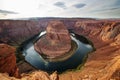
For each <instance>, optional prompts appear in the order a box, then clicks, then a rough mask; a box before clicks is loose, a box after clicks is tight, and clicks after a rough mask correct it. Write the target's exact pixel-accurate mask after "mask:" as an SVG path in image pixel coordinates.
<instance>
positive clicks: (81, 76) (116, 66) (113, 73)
mask: <svg viewBox="0 0 120 80" xmlns="http://www.w3.org/2000/svg"><path fill="white" fill-rule="evenodd" d="M52 20H53V19H52ZM72 20H73V22H75V23H74V25H73V23H72ZM61 21H63V22H64V24H65V25H66V24H67V25H68V26H71V24H72V25H73V27H71V28H72V29H73V31H74V32H75V33H77V34H82V35H84V36H86V37H88V38H89V39H90V40H91V41H92V42H93V43H94V46H95V48H96V51H94V52H92V53H90V54H89V55H88V58H87V61H86V63H85V64H84V66H83V67H82V68H81V70H78V71H69V72H65V73H63V74H59V75H58V74H56V73H53V74H51V75H48V73H46V72H43V71H34V72H32V73H27V74H26V73H24V74H21V78H20V79H18V78H15V77H10V76H9V75H7V74H5V73H0V80H120V20H89V19H85V20H83V19H65V20H64V19H62V20H61ZM69 21H71V23H70V25H69V24H68V23H69ZM6 22H7V23H9V24H7V25H5V24H4V23H6ZM44 22H45V23H44ZM47 22H48V20H46V21H45V20H43V21H38V22H37V21H32V22H31V21H12V20H11V21H8V20H2V21H0V23H1V24H2V23H3V24H4V25H3V24H2V25H1V24H0V30H1V33H0V34H2V35H1V36H0V42H3V43H6V44H7V42H10V41H11V43H14V44H17V43H18V42H20V41H21V42H22V40H23V39H28V37H31V36H32V35H35V34H36V33H39V31H38V28H39V29H41V28H40V27H43V25H45V24H46V23H47ZM24 23H26V24H30V25H31V27H29V26H28V25H25V24H24ZM38 23H39V24H38ZM33 24H34V26H33ZM40 24H42V26H39V27H38V25H40ZM11 25H12V26H11ZM9 26H11V28H9ZM17 26H18V27H17ZM21 26H25V27H21ZM68 26H67V27H68ZM33 27H34V28H33ZM3 28H6V29H3ZM68 28H69V27H68ZM43 29H45V28H43ZM4 30H5V31H6V32H5V31H4ZM7 30H8V31H7ZM19 30H21V31H19ZM9 31H11V32H9ZM15 31H16V32H15ZM28 31H29V32H28ZM3 32H4V33H3ZM3 34H5V35H3ZM23 34H24V35H23ZM8 35H9V36H8ZM16 36H19V38H18V37H16ZM26 36H28V37H26ZM21 39H22V40H21ZM2 66H4V65H2ZM25 66H26V65H23V66H22V67H23V68H24V70H26V69H27V68H28V67H26V68H25ZM7 67H8V66H7ZM18 67H19V66H18ZM22 67H19V69H20V68H22ZM20 70H21V69H20ZM26 72H27V71H26Z"/></svg>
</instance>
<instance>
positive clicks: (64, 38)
mask: <svg viewBox="0 0 120 80" xmlns="http://www.w3.org/2000/svg"><path fill="white" fill-rule="evenodd" d="M46 32H47V33H46V34H45V35H44V36H42V37H41V38H40V39H39V40H38V41H37V42H36V43H35V44H34V49H35V50H36V51H37V52H38V53H39V54H43V55H45V56H47V57H48V58H57V57H59V56H62V55H64V54H65V53H67V52H68V51H69V50H70V49H71V37H70V34H69V31H68V30H67V28H66V27H65V25H64V24H63V23H62V22H60V21H50V22H49V23H48V25H47V28H46Z"/></svg>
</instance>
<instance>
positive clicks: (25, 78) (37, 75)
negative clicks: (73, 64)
mask: <svg viewBox="0 0 120 80" xmlns="http://www.w3.org/2000/svg"><path fill="white" fill-rule="evenodd" d="M21 77H22V78H20V79H17V78H15V77H9V76H8V75H7V74H1V73H0V80H59V78H58V75H57V74H56V73H53V74H51V75H48V73H46V72H43V71H35V72H32V73H30V74H28V75H27V74H22V75H21Z"/></svg>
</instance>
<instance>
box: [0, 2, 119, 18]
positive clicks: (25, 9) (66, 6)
mask: <svg viewBox="0 0 120 80" xmlns="http://www.w3.org/2000/svg"><path fill="white" fill-rule="evenodd" d="M28 17H69V18H71V17H80V18H120V0H0V19H11V18H28Z"/></svg>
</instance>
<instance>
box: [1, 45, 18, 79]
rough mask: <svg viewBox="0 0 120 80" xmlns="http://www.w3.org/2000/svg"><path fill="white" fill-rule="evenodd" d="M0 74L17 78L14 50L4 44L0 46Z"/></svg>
mask: <svg viewBox="0 0 120 80" xmlns="http://www.w3.org/2000/svg"><path fill="white" fill-rule="evenodd" d="M0 72H1V73H8V74H9V75H10V76H15V77H19V74H18V68H17V66H16V57H15V48H13V47H11V46H9V45H6V44H0Z"/></svg>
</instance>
